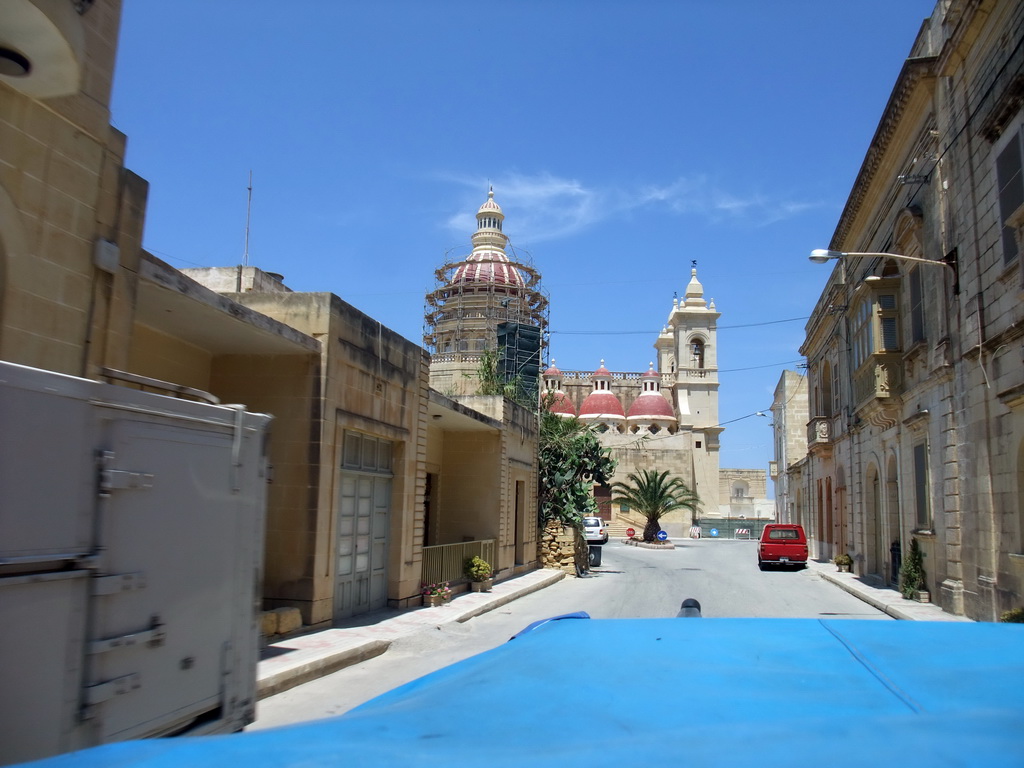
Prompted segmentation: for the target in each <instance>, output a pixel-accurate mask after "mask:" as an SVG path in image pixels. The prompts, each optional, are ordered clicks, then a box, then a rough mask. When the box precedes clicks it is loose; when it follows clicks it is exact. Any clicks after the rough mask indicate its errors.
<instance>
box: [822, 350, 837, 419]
mask: <svg viewBox="0 0 1024 768" xmlns="http://www.w3.org/2000/svg"><path fill="white" fill-rule="evenodd" d="M832 382H833V378H832V365H831V364H830V363H829V362H828V360H826V361H825V362H824V363H823V364H822V366H821V398H820V402H819V403H818V415H819V416H831V415H832V414H833V413H834V411H833V404H834V403H833V400H832Z"/></svg>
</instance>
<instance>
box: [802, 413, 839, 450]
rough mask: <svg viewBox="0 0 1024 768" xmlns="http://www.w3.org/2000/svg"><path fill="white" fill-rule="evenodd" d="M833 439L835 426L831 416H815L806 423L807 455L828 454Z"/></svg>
mask: <svg viewBox="0 0 1024 768" xmlns="http://www.w3.org/2000/svg"><path fill="white" fill-rule="evenodd" d="M835 438H836V434H835V424H834V423H833V419H832V417H831V416H815V417H813V418H812V419H811V420H810V421H808V422H807V451H808V453H817V454H822V453H824V454H830V453H831V452H832V442H833V441H834V440H835Z"/></svg>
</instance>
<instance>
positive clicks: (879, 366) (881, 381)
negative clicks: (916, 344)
mask: <svg viewBox="0 0 1024 768" xmlns="http://www.w3.org/2000/svg"><path fill="white" fill-rule="evenodd" d="M902 391H903V359H902V355H901V354H900V353H898V352H888V353H879V354H875V355H871V357H870V358H869V359H868V360H867V362H865V363H864V365H862V366H861V368H860V370H858V371H857V373H856V374H854V377H853V401H854V404H855V407H856V408H858V409H860V408H863V407H864V406H866V405H869V404H870V403H871V401H873V400H888V399H889V398H893V397H897V396H898V395H899V394H900V393H901V392H902Z"/></svg>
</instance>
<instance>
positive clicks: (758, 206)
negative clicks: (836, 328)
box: [446, 172, 822, 242]
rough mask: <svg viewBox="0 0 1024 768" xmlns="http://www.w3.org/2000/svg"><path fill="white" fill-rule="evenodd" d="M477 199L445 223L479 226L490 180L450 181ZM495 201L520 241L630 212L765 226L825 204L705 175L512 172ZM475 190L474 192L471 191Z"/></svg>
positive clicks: (464, 228)
mask: <svg viewBox="0 0 1024 768" xmlns="http://www.w3.org/2000/svg"><path fill="white" fill-rule="evenodd" d="M447 180H448V181H453V182H455V183H457V184H459V185H460V186H463V187H465V188H466V190H467V197H466V198H464V201H465V200H468V195H473V198H472V200H473V201H479V202H473V201H470V202H469V203H468V204H463V202H460V208H461V210H460V211H459V212H458V213H456V214H453V215H452V216H451V217H450V218H449V219H448V220H447V222H446V225H447V226H448V227H449V228H450V229H452V230H453V231H456V232H459V233H465V232H471V231H473V230H474V229H475V228H476V220H475V214H476V207H477V206H478V205H479V204H480V203H482V202H483V201H484V199H485V198H484V191H485V190H486V189H487V182H484V181H482V180H480V179H475V178H474V179H471V178H467V177H455V176H449V177H447ZM490 183H491V184H493V186H494V188H495V198H496V199H497V200H498V202H499V203H500V204H501V205H502V206H503V207H504V208H507V209H511V210H514V211H515V219H516V226H515V231H516V233H517V240H518V241H520V242H538V241H541V240H551V239H556V238H559V237H564V236H566V235H571V234H573V233H575V232H578V231H580V230H582V229H585V228H586V227H588V226H590V225H592V224H595V223H597V222H598V221H602V220H605V219H609V218H613V217H615V216H619V215H622V214H624V213H628V212H631V211H638V210H643V209H653V208H656V207H658V206H663V207H667V208H668V209H669V210H670V211H672V212H673V213H675V214H678V215H680V216H697V217H700V218H704V219H706V220H708V221H710V222H711V223H722V222H727V223H730V224H737V223H743V224H746V225H747V226H750V227H762V226H767V225H769V224H774V223H775V222H778V221H783V220H785V219H789V218H793V217H794V216H798V215H800V214H801V213H803V212H804V211H807V210H809V209H811V208H815V207H817V206H820V205H821V204H822V203H820V202H806V201H798V200H788V199H776V198H772V197H768V196H765V195H761V194H757V193H751V194H747V195H743V194H740V193H736V192H733V191H730V190H725V189H722V188H720V187H718V186H717V185H715V184H714V183H713V182H711V181H710V180H709V179H708V178H707V177H706V176H702V175H696V176H692V177H684V178H679V179H676V180H675V181H673V182H671V183H669V184H666V185H660V186H659V185H648V186H642V187H637V188H635V189H628V188H614V187H613V188H606V189H601V188H593V187H587V186H586V185H585V184H584V183H582V182H580V181H578V180H576V179H563V178H559V177H557V176H554V175H552V174H550V173H546V172H545V173H540V174H536V175H532V176H530V175H526V174H520V173H511V174H507V175H505V176H503V177H500V178H497V179H493V180H491V182H490ZM470 190H472V192H470Z"/></svg>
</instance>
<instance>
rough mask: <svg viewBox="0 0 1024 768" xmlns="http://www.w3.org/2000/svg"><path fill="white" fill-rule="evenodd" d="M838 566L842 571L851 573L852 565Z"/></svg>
mask: <svg viewBox="0 0 1024 768" xmlns="http://www.w3.org/2000/svg"><path fill="white" fill-rule="evenodd" d="M836 568H838V569H839V572H840V573H849V572H850V566H848V565H837V566H836Z"/></svg>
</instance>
